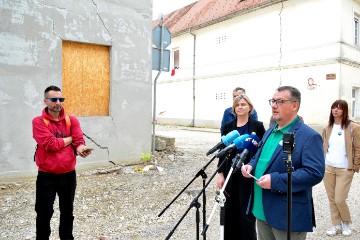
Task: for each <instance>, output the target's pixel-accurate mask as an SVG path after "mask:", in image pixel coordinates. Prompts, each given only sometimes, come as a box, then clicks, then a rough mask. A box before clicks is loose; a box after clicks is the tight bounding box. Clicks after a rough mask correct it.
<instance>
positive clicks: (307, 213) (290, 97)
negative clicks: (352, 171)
mask: <svg viewBox="0 0 360 240" xmlns="http://www.w3.org/2000/svg"><path fill="white" fill-rule="evenodd" d="M300 102H301V93H300V91H299V90H298V89H296V88H294V87H291V86H282V87H279V88H278V89H277V90H276V92H275V93H274V95H273V98H272V99H270V100H269V103H270V106H271V108H272V116H273V118H274V119H275V120H276V123H277V124H276V125H275V126H274V127H273V128H270V129H269V130H268V131H267V132H266V133H265V135H264V137H263V141H264V144H263V145H262V147H261V148H260V149H259V150H258V152H257V153H256V155H255V156H254V158H253V159H252V160H251V161H250V162H249V163H248V164H247V165H245V166H243V167H242V169H241V171H242V174H243V175H244V177H248V178H250V177H251V176H250V175H249V173H250V174H252V175H254V176H255V177H256V178H257V179H259V181H256V182H255V184H254V194H253V195H252V197H253V198H252V199H250V201H251V202H250V203H251V205H250V206H251V208H250V210H251V211H252V213H253V214H254V215H255V217H256V225H257V231H258V232H257V234H258V240H286V239H287V184H288V183H287V179H288V173H287V166H286V165H285V163H284V159H288V155H287V153H284V152H283V151H282V138H283V135H284V133H286V132H292V133H294V138H295V148H294V151H293V153H292V166H293V168H294V172H293V173H292V226H291V239H292V240H305V239H306V233H307V232H311V231H312V229H313V227H315V215H314V206H313V201H312V187H313V186H314V185H316V184H318V183H319V182H321V180H322V178H323V176H324V171H325V160H324V153H323V148H322V139H321V136H320V135H319V134H318V133H317V132H315V131H314V130H313V129H311V128H310V127H308V126H307V125H305V124H304V123H303V122H301V121H300V120H299V118H298V116H297V113H298V111H299V108H300Z"/></svg>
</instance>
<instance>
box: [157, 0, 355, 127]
mask: <svg viewBox="0 0 360 240" xmlns="http://www.w3.org/2000/svg"><path fill="white" fill-rule="evenodd" d="M354 9H360V4H359V1H352V0H333V1H328V0H307V1H296V0H294V1H291V0H290V1H285V2H284V3H283V5H282V4H281V3H280V4H275V5H272V6H270V7H267V8H262V9H258V10H256V11H254V12H250V13H247V14H244V15H240V16H238V17H234V18H232V19H229V20H227V21H223V22H219V23H217V24H214V25H211V26H208V27H205V28H202V29H199V30H196V31H191V32H192V33H193V34H195V35H196V40H195V49H196V50H195V62H196V64H195V75H194V76H193V68H192V67H193V55H194V54H193V49H194V36H193V35H191V34H184V35H181V36H178V37H175V38H173V39H172V44H171V45H170V46H169V49H173V48H176V49H180V68H179V69H177V70H176V73H175V76H170V73H164V74H162V75H161V78H160V79H159V81H158V86H157V89H158V99H159V101H158V102H157V106H159V107H157V109H158V110H159V111H166V112H165V113H164V114H162V115H161V116H159V121H160V122H173V123H174V122H178V123H185V124H190V123H191V118H192V115H193V107H192V106H193V102H192V101H193V86H194V85H195V121H194V122H195V125H196V126H213V127H219V125H220V121H221V118H222V114H223V111H224V109H225V108H226V107H229V106H231V103H232V96H231V93H232V90H233V89H234V88H235V87H237V86H241V87H243V88H245V89H246V91H247V94H248V95H249V97H250V99H251V100H252V102H253V104H254V106H255V108H256V110H257V112H258V116H259V120H261V121H263V122H264V123H265V124H267V123H268V121H269V119H270V116H271V109H270V106H269V105H268V99H270V98H271V97H272V95H273V93H274V91H275V89H276V88H277V87H278V86H280V85H292V86H295V87H297V88H298V89H299V90H300V91H301V93H302V104H301V108H300V112H299V114H300V115H301V116H303V117H304V119H305V122H306V123H308V124H311V125H318V126H322V125H323V124H325V123H326V122H327V120H328V114H329V107H330V105H331V103H332V102H333V101H334V100H336V99H338V98H344V99H346V100H347V101H348V102H349V103H350V100H351V98H350V97H351V89H352V86H357V85H359V84H360V78H359V76H360V67H359V65H360V61H359V59H360V56H359V54H360V50H359V47H358V46H354V45H353V44H352V42H353V10H354ZM279 14H280V15H279ZM280 16H281V17H280ZM344 59H346V61H345V62H344ZM349 64H350V65H352V66H349ZM170 68H172V66H171V67H170ZM327 74H336V79H334V80H326V75H327ZM310 78H311V79H312V80H313V81H314V84H316V86H315V85H314V86H312V87H310V86H309V85H308V81H309V79H310ZM194 79H195V81H194ZM194 83H195V84H194ZM174 96H178V97H180V96H181V98H178V97H175V98H174ZM160 99H161V101H160ZM179 99H181V101H178V100H179ZM175 109H176V110H175ZM359 118H360V116H359ZM184 119H186V120H185V121H184Z"/></svg>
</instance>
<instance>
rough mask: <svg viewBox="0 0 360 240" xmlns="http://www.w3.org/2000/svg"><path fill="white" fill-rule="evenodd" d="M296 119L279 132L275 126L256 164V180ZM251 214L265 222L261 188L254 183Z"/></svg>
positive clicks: (262, 173)
mask: <svg viewBox="0 0 360 240" xmlns="http://www.w3.org/2000/svg"><path fill="white" fill-rule="evenodd" d="M297 119H298V117H296V118H295V119H294V120H293V121H292V122H291V123H289V124H288V125H287V126H285V127H283V128H281V129H279V130H277V129H276V128H277V126H278V125H277V124H276V125H275V126H274V128H273V130H272V132H271V134H270V136H269V137H268V138H267V140H266V142H265V143H264V147H263V149H262V152H261V154H260V157H259V160H258V162H257V165H256V169H255V177H256V178H258V179H259V178H260V177H261V176H262V175H264V172H265V169H266V168H267V166H268V164H269V162H270V159H271V156H272V155H273V153H274V152H275V149H276V148H277V146H278V145H279V143H280V142H281V141H282V138H283V135H284V133H286V132H288V131H289V129H290V128H291V127H292V125H293V124H294V122H295V121H296V120H297ZM252 212H253V214H254V216H255V217H256V218H258V219H260V220H262V221H266V218H265V214H264V208H263V204H262V188H261V187H260V186H259V185H257V184H256V183H255V184H254V205H253V209H252Z"/></svg>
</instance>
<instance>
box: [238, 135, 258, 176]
mask: <svg viewBox="0 0 360 240" xmlns="http://www.w3.org/2000/svg"><path fill="white" fill-rule="evenodd" d="M243 145H244V150H243V151H242V152H241V153H240V154H239V155H237V156H236V160H235V162H234V166H235V167H234V168H235V170H234V171H236V170H238V169H240V168H241V166H242V163H243V162H244V160H245V159H246V157H247V156H248V155H249V154H250V153H251V152H255V151H256V150H257V149H258V147H259V137H258V136H256V134H255V133H254V132H253V133H251V135H250V136H249V137H247V138H246V139H245V140H244V144H243Z"/></svg>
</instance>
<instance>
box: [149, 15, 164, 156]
mask: <svg viewBox="0 0 360 240" xmlns="http://www.w3.org/2000/svg"><path fill="white" fill-rule="evenodd" d="M159 24H160V27H161V34H160V44H161V47H160V64H159V66H160V67H159V72H158V74H157V75H156V77H155V80H154V96H153V97H154V101H153V120H152V124H153V132H152V143H151V153H152V154H154V152H155V125H156V83H157V79H158V78H159V76H160V74H161V71H162V69H163V60H162V59H163V53H164V44H163V36H164V26H163V15H161V16H160V23H159Z"/></svg>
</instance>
